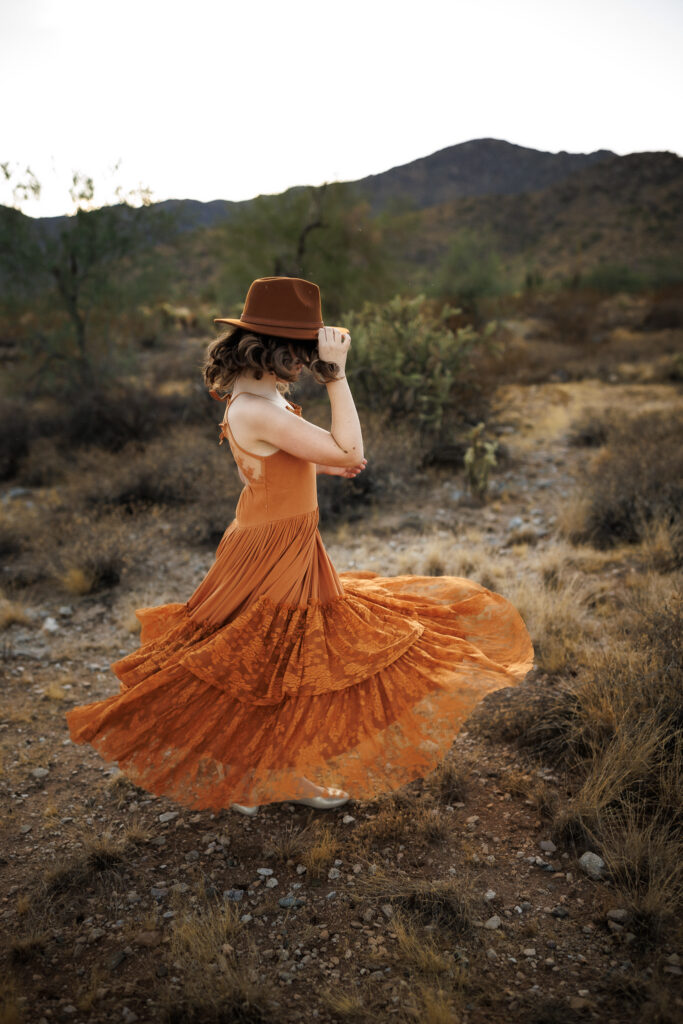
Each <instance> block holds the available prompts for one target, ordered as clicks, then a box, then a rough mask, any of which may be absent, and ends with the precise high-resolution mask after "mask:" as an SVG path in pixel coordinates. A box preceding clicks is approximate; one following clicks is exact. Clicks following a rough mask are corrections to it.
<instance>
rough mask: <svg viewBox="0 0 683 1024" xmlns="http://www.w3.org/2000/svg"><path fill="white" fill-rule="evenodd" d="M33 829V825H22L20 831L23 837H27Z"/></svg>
mask: <svg viewBox="0 0 683 1024" xmlns="http://www.w3.org/2000/svg"><path fill="white" fill-rule="evenodd" d="M32 828H33V825H22V826H21V828H20V829H19V831H20V832H21V834H22V836H27V835H28V834H29V832H30V831H31V829H32Z"/></svg>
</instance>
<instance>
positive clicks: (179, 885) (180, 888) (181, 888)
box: [171, 882, 190, 896]
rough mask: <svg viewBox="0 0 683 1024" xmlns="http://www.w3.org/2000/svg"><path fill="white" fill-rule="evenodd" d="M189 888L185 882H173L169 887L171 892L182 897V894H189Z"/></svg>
mask: <svg viewBox="0 0 683 1024" xmlns="http://www.w3.org/2000/svg"><path fill="white" fill-rule="evenodd" d="M189 891H190V887H189V885H188V884H187V882H174V883H173V885H172V886H171V892H175V893H178V894H179V895H181V896H182V894H183V893H186V892H189Z"/></svg>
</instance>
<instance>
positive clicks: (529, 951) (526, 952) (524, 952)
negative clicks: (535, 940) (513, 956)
mask: <svg viewBox="0 0 683 1024" xmlns="http://www.w3.org/2000/svg"><path fill="white" fill-rule="evenodd" d="M522 955H523V956H536V950H535V949H534V948H533V946H529V947H528V949H523V950H522Z"/></svg>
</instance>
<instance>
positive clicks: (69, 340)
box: [0, 163, 172, 393]
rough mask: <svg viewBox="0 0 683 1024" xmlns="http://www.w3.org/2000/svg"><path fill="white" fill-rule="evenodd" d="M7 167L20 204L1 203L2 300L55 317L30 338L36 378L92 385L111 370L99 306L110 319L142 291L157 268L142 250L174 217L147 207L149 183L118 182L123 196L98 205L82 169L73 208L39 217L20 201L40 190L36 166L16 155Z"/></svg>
mask: <svg viewBox="0 0 683 1024" xmlns="http://www.w3.org/2000/svg"><path fill="white" fill-rule="evenodd" d="M0 170H1V171H2V176H3V177H4V179H5V182H6V184H7V185H8V186H9V187H10V188H11V190H12V198H13V205H12V206H11V207H3V208H0V273H1V274H2V284H3V286H4V287H3V292H4V302H3V305H4V307H5V309H6V310H7V311H9V312H10V313H12V312H16V311H19V310H21V309H22V308H24V309H25V308H26V304H27V300H30V301H31V306H32V309H33V310H34V316H33V319H34V321H35V320H37V318H38V316H37V315H39V314H41V313H42V314H43V316H42V320H43V322H44V323H45V325H46V326H44V327H42V328H38V327H37V326H36V327H35V328H34V329H33V330H32V331H30V332H29V334H28V336H27V337H26V338H25V339H23V341H24V343H25V351H24V354H25V355H26V356H27V357H29V358H28V359H26V360H25V363H26V365H27V366H28V367H29V381H30V382H32V383H33V384H34V385H36V384H37V385H38V386H40V384H41V383H46V382H47V381H48V380H49V381H50V383H51V384H52V386H56V387H58V388H59V389H61V390H63V391H65V392H67V393H72V392H76V391H80V390H82V389H84V388H85V389H90V388H93V387H94V386H95V383H96V381H97V379H98V375H99V372H100V370H101V369H102V368H106V369H107V370H108V372H109V373H110V374H111V370H112V367H111V366H109V367H107V363H108V362H110V360H111V354H112V353H111V349H110V348H108V347H107V345H106V344H103V342H104V341H105V338H106V335H107V332H106V330H104V331H102V330H101V329H99V330H95V329H93V319H94V317H95V314H98V315H99V319H100V324H102V323H103V322H105V321H106V319H107V317H108V316H109V317H114V318H116V317H117V316H118V315H119V313H120V310H121V308H122V306H123V305H125V304H126V303H128V304H130V303H131V301H134V299H135V298H136V297H137V295H138V293H139V291H140V286H141V281H142V279H143V278H144V277H145V270H148V271H151V273H152V274H153V273H154V267H153V265H151V264H149V263H148V265H147V267H145V266H143V264H144V260H143V256H144V255H149V254H150V251H151V248H152V246H153V244H154V242H155V241H157V240H160V239H161V238H163V237H166V235H167V234H168V232H169V230H171V229H172V223H171V221H170V220H169V219H168V215H167V214H166V213H163V214H161V213H160V212H158V211H154V212H153V211H151V210H150V209H148V207H149V206H150V202H151V199H150V193H149V189H145V188H138V189H134V190H131V191H129V192H128V193H125V194H124V193H123V191H122V190H121V188H120V187H119V188H117V190H116V197H117V199H118V200H119V201H118V203H117V204H116V205H114V206H101V207H97V205H96V202H95V185H94V182H93V179H92V178H91V177H89V176H87V175H85V174H82V173H80V172H75V173H74V174H73V177H72V182H71V187H70V189H69V195H70V197H71V200H72V203H73V206H74V213H73V214H72V215H70V216H65V217H58V218H42V219H39V220H32V219H31V218H29V217H27V216H26V215H25V214H24V213H23V211H22V209H21V206H22V205H23V204H24V203H25V202H26V201H27V200H29V199H30V198H32V197H35V198H37V197H38V196H39V195H40V191H41V186H40V183H39V182H38V180H37V179H36V177H35V175H34V174H33V173H32V172H31V170H30V168H26V170H25V171H24V172H23V174H21V175H20V174H19V172H17V171H16V170H12V169H11V168H10V165H9V164H8V163H3V164H0ZM143 290H144V289H143Z"/></svg>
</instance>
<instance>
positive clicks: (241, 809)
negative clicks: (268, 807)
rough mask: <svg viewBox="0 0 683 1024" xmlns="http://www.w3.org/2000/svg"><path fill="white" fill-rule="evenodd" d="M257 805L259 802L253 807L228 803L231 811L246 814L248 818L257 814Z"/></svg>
mask: <svg viewBox="0 0 683 1024" xmlns="http://www.w3.org/2000/svg"><path fill="white" fill-rule="evenodd" d="M259 807H260V805H259V804H256V806H255V807H248V806H247V805H246V804H230V810H231V811H237V812H238V813H239V814H246V815H248V817H250V818H253V817H254V815H255V814H258V812H259Z"/></svg>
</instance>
